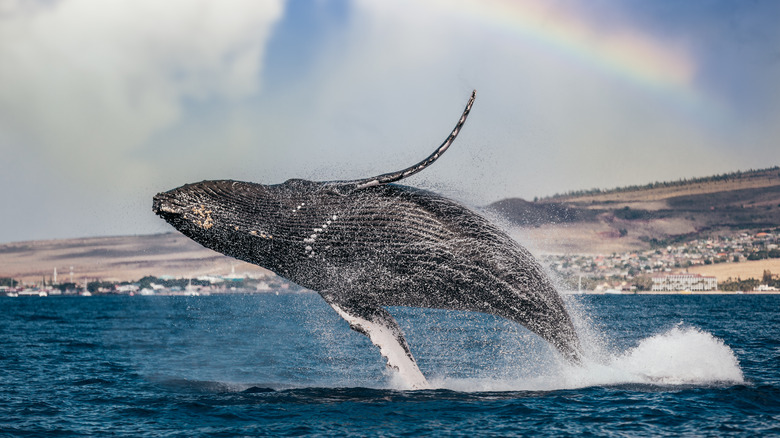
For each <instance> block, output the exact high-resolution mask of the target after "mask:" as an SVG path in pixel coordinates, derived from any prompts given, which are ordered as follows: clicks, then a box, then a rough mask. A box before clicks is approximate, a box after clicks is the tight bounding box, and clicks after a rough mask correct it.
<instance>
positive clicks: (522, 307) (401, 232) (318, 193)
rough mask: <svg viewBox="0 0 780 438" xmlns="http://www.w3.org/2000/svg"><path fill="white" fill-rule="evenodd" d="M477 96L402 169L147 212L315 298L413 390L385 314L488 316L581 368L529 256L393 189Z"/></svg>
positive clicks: (237, 192) (495, 231) (574, 342)
mask: <svg viewBox="0 0 780 438" xmlns="http://www.w3.org/2000/svg"><path fill="white" fill-rule="evenodd" d="M475 97H476V91H474V92H473V93H472V95H471V98H470V99H469V101H468V103H467V105H466V108H465V109H464V111H463V113H462V115H461V117H460V119H459V120H458V123H457V124H456V125H455V128H454V129H453V130H452V132H451V133H450V135H449V136H448V137H447V138H446V139H445V141H444V142H443V143H442V144H441V145H440V146H439V147H438V148H437V149H436V150H435V151H434V152H433V153H432V154H431V155H430V156H428V157H427V158H426V159H424V160H423V161H421V162H419V163H417V164H415V165H413V166H411V167H408V168H406V169H403V170H400V171H397V172H391V173H385V174H381V175H378V176H375V177H371V178H365V179H360V180H354V181H326V182H315V181H307V180H302V179H290V180H288V181H286V182H284V183H282V184H275V185H263V184H257V183H251V182H241V181H232V180H217V181H202V182H199V183H194V184H186V185H183V186H181V187H178V188H175V189H173V190H170V191H167V192H164V193H159V194H157V195H156V196H155V197H154V202H153V211H154V212H155V213H156V214H157V215H159V216H160V217H162V218H163V219H165V220H166V221H167V222H168V223H170V224H171V225H173V226H174V227H175V228H176V229H177V230H179V231H180V232H182V233H183V234H185V235H186V236H188V237H190V238H191V239H193V240H195V241H196V242H198V243H200V244H201V245H203V246H205V247H207V248H210V249H213V250H215V251H218V252H221V253H223V254H226V255H229V256H232V257H235V258H237V259H240V260H244V261H247V262H250V263H254V264H257V265H259V266H262V267H264V268H267V269H269V270H271V271H273V272H274V273H276V274H278V275H280V276H282V277H285V278H287V279H289V280H291V281H293V282H295V283H297V284H299V285H301V286H303V287H306V288H308V289H311V290H314V291H317V292H319V294H320V295H321V296H322V298H324V299H325V301H326V302H327V303H328V304H329V305H330V306H331V307H332V308H333V309H334V310H335V311H336V312H337V313H338V314H339V315H340V316H341V317H342V318H344V319H345V320H346V321H347V322H348V323H349V325H350V327H351V328H352V329H354V330H356V331H358V332H360V333H363V334H365V335H367V336H368V337H369V338H370V340H371V342H373V343H374V344H375V345H377V346H378V347H379V348H380V352H381V354H382V356H384V357H385V359H386V360H387V365H388V367H391V368H395V369H396V370H398V371H399V373H400V374H401V375H402V376H403V377H404V378H405V380H406V381H407V384H408V385H409V386H410V387H411V388H427V387H429V386H428V383H427V381H426V379H425V377H424V376H423V374H422V373H421V372H420V370H419V368H418V366H417V364H416V362H415V360H414V357H413V356H412V353H411V351H410V350H409V346H408V345H407V342H406V340H405V339H404V336H403V333H402V331H401V328H400V327H399V325H398V323H397V322H396V321H395V320H394V319H393V317H392V316H391V315H390V313H389V312H388V311H387V310H386V309H385V307H387V306H411V307H427V308H440V309H451V310H466V311H476V312H483V313H489V314H493V315H497V316H500V317H503V318H506V319H509V320H511V321H515V322H517V323H520V324H522V325H523V326H525V327H527V328H528V329H529V330H531V331H532V332H535V333H536V334H538V335H539V336H541V337H542V338H543V339H545V340H546V341H548V342H549V343H550V344H552V345H553V346H554V347H555V348H557V350H558V351H559V352H560V353H561V354H562V355H563V356H564V357H565V358H566V359H568V360H569V361H570V362H572V363H578V362H579V360H580V359H579V358H580V346H579V341H578V338H577V334H576V333H575V330H574V326H573V324H572V322H571V319H570V318H569V315H568V314H567V312H566V309H565V307H564V304H563V301H562V299H561V297H560V296H559V294H558V292H557V291H556V289H555V287H554V286H553V284H552V282H551V281H550V279H549V278H548V276H547V275H546V274H545V272H544V270H543V269H542V267H541V265H540V264H539V263H538V262H537V261H536V259H535V258H534V257H533V256H532V255H531V254H530V253H529V251H528V250H526V249H525V248H523V247H522V246H521V245H520V244H518V243H517V242H515V241H514V240H513V239H512V238H510V237H509V236H508V235H506V234H505V233H504V232H503V231H501V230H500V229H499V228H498V227H496V226H495V225H493V224H492V223H491V222H489V221H488V220H487V219H485V218H484V217H482V216H481V215H479V214H477V213H475V212H474V211H472V210H470V209H468V208H466V207H464V206H462V205H460V204H458V203H457V202H454V201H452V200H450V199H448V198H446V197H443V196H440V195H438V194H435V193H432V192H430V191H426V190H421V189H417V188H413V187H407V186H403V185H398V184H393V183H394V182H396V181H399V180H401V179H404V178H406V177H408V176H410V175H413V174H415V173H417V172H420V171H421V170H423V169H425V168H426V167H428V166H429V165H431V163H433V162H434V161H436V160H437V159H438V158H439V157H441V155H442V154H443V153H444V152H445V151H446V150H447V148H449V147H450V145H451V144H452V143H453V141H454V140H455V138H456V137H457V135H458V133H459V132H460V130H461V128H462V127H463V124H464V123H465V122H466V118H467V117H468V115H469V112H470V111H471V107H472V105H473V103H474V99H475Z"/></svg>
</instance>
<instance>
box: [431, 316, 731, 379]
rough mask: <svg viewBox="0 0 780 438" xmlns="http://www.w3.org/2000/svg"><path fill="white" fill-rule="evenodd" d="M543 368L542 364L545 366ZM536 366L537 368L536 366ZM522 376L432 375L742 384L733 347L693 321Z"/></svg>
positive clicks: (592, 349) (596, 350) (594, 350)
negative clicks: (632, 344) (632, 343)
mask: <svg viewBox="0 0 780 438" xmlns="http://www.w3.org/2000/svg"><path fill="white" fill-rule="evenodd" d="M540 368H542V367H540ZM532 371H533V370H532ZM535 371H537V374H536V375H532V376H529V377H524V378H519V379H490V378H468V379H452V378H443V379H432V381H431V384H432V385H433V387H435V388H444V389H451V390H456V391H465V392H476V391H552V390H560V389H576V388H585V387H591V386H614V385H625V384H639V385H662V386H669V385H696V386H704V385H719V384H741V383H744V376H743V374H742V370H741V369H740V366H739V362H738V360H737V358H736V356H735V355H734V352H733V351H732V350H731V348H729V347H728V346H727V345H725V344H724V343H723V341H722V340H720V339H718V338H716V337H714V336H712V335H711V334H710V333H707V332H705V331H702V330H699V329H697V328H693V327H679V326H678V327H675V328H672V329H671V330H668V331H666V332H664V333H660V334H656V335H653V336H650V337H647V338H645V339H643V340H641V341H640V342H639V343H638V345H637V346H636V347H633V348H630V349H628V350H625V351H622V352H607V351H603V350H602V351H598V349H594V348H591V351H590V352H589V353H588V355H587V356H586V357H585V358H584V361H583V364H582V365H581V366H572V365H569V364H566V363H563V362H561V363H559V364H558V366H557V367H556V368H555V369H553V370H550V369H538V370H535Z"/></svg>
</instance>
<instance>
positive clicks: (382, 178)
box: [333, 90, 477, 189]
mask: <svg viewBox="0 0 780 438" xmlns="http://www.w3.org/2000/svg"><path fill="white" fill-rule="evenodd" d="M476 97H477V90H474V91H472V92H471V97H470V98H469V101H468V103H466V108H465V109H464V110H463V114H461V116H460V119H458V123H456V124H455V128H454V129H453V130H452V132H451V133H450V135H449V136H447V138H446V139H445V140H444V142H443V143H442V144H441V145H440V146H439V147H438V148H436V150H435V151H433V153H432V154H431V155H429V156H428V158H426V159H424V160H422V161H420V162H419V163H417V164H415V165H413V166H410V167H407V168H406V169H403V170H399V171H396V172H390V173H384V174H382V175H377V176H374V177H371V178H364V179H359V180H355V181H334V182H333V183H334V184H338V185H346V186H348V187H350V188H352V189H363V188H366V187H373V186H378V185H381V184H389V183H392V182H396V181H399V180H402V179H404V178H406V177H408V176H412V175H414V174H415V173H417V172H419V171H421V170H423V169H425V168H426V167H428V166H430V165H431V164H432V163H433V162H434V161H436V160H437V159H439V157H441V156H442V154H444V152H445V151H447V149H448V148H449V147H450V145H451V144H452V142H454V141H455V138H456V137H457V136H458V133H460V130H461V128H463V124H464V123H466V118H467V117H468V116H469V112H471V106H472V105H474V99H475V98H476Z"/></svg>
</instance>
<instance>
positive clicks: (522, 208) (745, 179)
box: [487, 167, 780, 253]
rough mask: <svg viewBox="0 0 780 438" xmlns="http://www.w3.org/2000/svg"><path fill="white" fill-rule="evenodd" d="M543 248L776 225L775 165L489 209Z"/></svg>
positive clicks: (638, 244) (581, 247)
mask: <svg viewBox="0 0 780 438" xmlns="http://www.w3.org/2000/svg"><path fill="white" fill-rule="evenodd" d="M487 209H488V210H490V211H493V212H496V213H498V214H499V215H500V216H502V217H503V218H505V219H506V220H507V221H509V222H510V223H512V224H514V225H516V226H518V227H520V228H521V229H520V230H519V231H518V233H519V234H521V235H522V236H524V239H526V240H530V241H534V242H538V245H539V247H540V249H542V250H544V251H547V252H579V253H609V252H620V251H631V250H637V249H643V248H648V247H650V246H651V245H652V244H663V243H665V242H668V241H674V240H681V239H685V238H693V237H696V236H698V235H700V234H706V233H710V232H717V231H719V230H724V229H728V230H749V229H760V228H773V227H777V226H780V168H777V167H773V168H771V169H763V170H756V171H750V172H736V173H732V174H727V175H720V176H714V177H708V178H699V179H695V180H688V181H685V180H683V181H676V182H671V183H653V184H649V185H647V186H642V187H628V188H619V189H612V190H606V191H602V190H589V191H582V192H573V193H569V194H566V195H558V196H554V197H550V198H544V199H541V200H537V201H534V202H529V201H525V200H522V199H504V200H501V201H498V202H496V203H493V204H491V205H489V206H488V207H487Z"/></svg>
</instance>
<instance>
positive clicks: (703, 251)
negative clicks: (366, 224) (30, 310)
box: [0, 228, 780, 297]
mask: <svg viewBox="0 0 780 438" xmlns="http://www.w3.org/2000/svg"><path fill="white" fill-rule="evenodd" d="M764 259H780V229H778V228H773V229H767V230H761V231H751V232H748V231H737V232H730V233H722V234H718V235H714V236H711V237H708V238H701V239H694V240H689V241H680V242H667V243H666V244H665V245H664V244H663V243H659V244H655V245H653V248H651V249H647V250H644V251H635V252H627V253H612V254H606V255H601V254H596V255H577V254H546V255H542V256H541V262H542V264H543V265H544V266H545V267H547V268H548V270H549V271H550V273H551V274H552V275H553V277H554V278H556V279H557V280H559V283H561V284H562V287H561V289H562V290H563V291H564V292H565V293H588V294H594V293H595V294H669V293H760V294H768V293H769V294H771V293H780V276H778V275H777V274H775V273H772V272H771V271H764V272H763V275H761V278H745V279H743V278H733V279H731V278H730V279H727V280H726V281H721V282H720V283H718V281H716V279H715V277H714V276H711V275H707V273H706V267H707V266H712V267H714V266H717V265H722V264H738V263H746V262H749V261H757V260H764ZM702 267H703V268H702ZM696 268H698V269H704V271H703V272H699V273H689V272H688V270H689V269H696ZM301 291H304V289H302V288H300V287H298V286H297V285H295V284H293V283H290V282H289V281H287V280H285V279H284V278H282V277H278V276H276V275H274V274H273V273H271V272H267V271H266V272H251V273H246V272H245V273H241V272H238V273H237V272H236V271H235V269H233V270H231V272H230V273H227V274H225V275H200V276H196V277H194V278H187V277H186V276H184V277H174V276H171V275H160V276H151V275H150V276H145V277H143V278H141V279H139V280H137V281H124V282H110V281H103V280H102V279H100V278H78V275H77V276H76V277H74V274H73V273H72V272H70V273H68V274H65V275H60V276H59V278H58V275H57V272H56V269H54V271H53V272H52V274H51V275H49V276H42V277H41V279H40V281H38V282H33V283H22V282H20V281H17V280H15V279H13V278H0V296H3V295H5V296H10V297H19V296H41V297H43V296H54V295H79V296H93V295H110V294H111V295H117V294H120V295H130V296H135V295H138V296H150V295H189V296H198V295H213V294H232V293H280V292H301Z"/></svg>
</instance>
